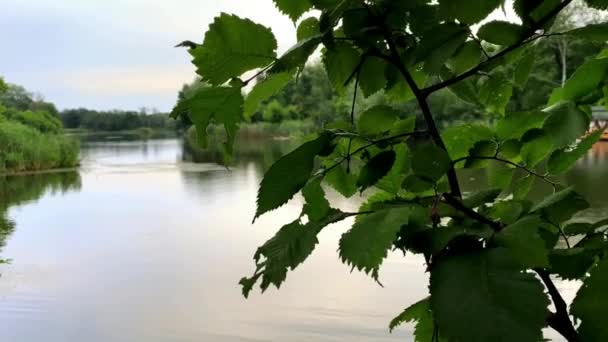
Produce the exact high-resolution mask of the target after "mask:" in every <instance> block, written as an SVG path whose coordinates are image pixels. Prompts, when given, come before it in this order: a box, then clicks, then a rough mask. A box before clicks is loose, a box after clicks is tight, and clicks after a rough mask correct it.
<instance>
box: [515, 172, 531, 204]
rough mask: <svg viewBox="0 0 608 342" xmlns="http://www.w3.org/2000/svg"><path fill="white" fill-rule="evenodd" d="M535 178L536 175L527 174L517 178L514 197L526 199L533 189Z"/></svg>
mask: <svg viewBox="0 0 608 342" xmlns="http://www.w3.org/2000/svg"><path fill="white" fill-rule="evenodd" d="M535 179H536V178H535V177H534V176H532V175H527V176H525V177H523V178H521V179H519V180H517V181H516V182H515V185H514V189H513V198H514V199H516V200H523V199H526V198H527V197H528V194H529V193H530V190H531V189H532V185H533V184H534V180H535Z"/></svg>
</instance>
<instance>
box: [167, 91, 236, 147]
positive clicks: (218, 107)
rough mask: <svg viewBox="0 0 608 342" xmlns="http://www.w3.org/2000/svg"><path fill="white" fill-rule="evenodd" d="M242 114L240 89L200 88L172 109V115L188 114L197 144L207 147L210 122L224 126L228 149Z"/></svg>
mask: <svg viewBox="0 0 608 342" xmlns="http://www.w3.org/2000/svg"><path fill="white" fill-rule="evenodd" d="M242 112H243V95H242V94H241V88H235V87H202V88H199V89H197V91H196V93H195V94H194V95H192V96H191V97H190V98H188V99H184V100H182V101H180V102H179V103H178V104H177V106H176V107H175V108H174V109H173V113H172V115H173V116H174V117H177V116H179V115H183V114H188V116H189V117H190V119H191V120H192V122H193V123H194V125H195V127H196V133H197V138H198V142H199V144H200V145H202V146H207V143H208V141H207V126H209V124H210V123H211V122H212V121H216V122H218V123H221V124H223V125H224V128H225V130H226V134H227V145H228V147H229V148H230V147H231V146H232V144H233V142H234V139H235V137H236V131H237V129H238V122H239V121H241V118H242Z"/></svg>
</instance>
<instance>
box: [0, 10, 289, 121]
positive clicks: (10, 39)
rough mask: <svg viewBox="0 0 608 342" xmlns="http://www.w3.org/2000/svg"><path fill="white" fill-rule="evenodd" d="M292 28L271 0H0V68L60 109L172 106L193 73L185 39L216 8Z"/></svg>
mask: <svg viewBox="0 0 608 342" xmlns="http://www.w3.org/2000/svg"><path fill="white" fill-rule="evenodd" d="M222 11H223V12H228V13H234V14H237V15H240V16H246V17H249V18H251V19H252V20H254V21H256V22H258V23H263V24H264V25H266V26H269V27H271V28H272V30H273V32H274V33H275V35H276V37H277V40H278V42H279V46H280V50H285V49H286V48H288V47H289V46H291V44H293V43H295V28H294V26H293V24H292V23H291V21H290V20H289V19H288V18H287V17H285V16H282V15H281V14H280V13H279V12H278V11H277V10H276V9H275V7H274V6H273V4H272V1H271V0H222V1H220V0H0V13H2V14H1V18H2V19H1V20H0V43H1V44H2V45H1V46H2V49H1V50H0V51H1V52H0V75H2V76H4V78H5V80H6V81H8V82H11V83H16V84H20V85H23V86H25V87H26V88H27V89H28V90H31V91H35V92H39V93H41V94H42V95H43V96H44V97H45V98H46V99H47V100H49V101H52V102H54V103H55V104H57V106H58V107H59V108H62V109H63V108H73V107H89V108H95V109H138V108H140V107H144V106H145V107H156V108H158V109H159V110H170V109H171V108H172V106H173V104H174V102H175V99H176V96H177V91H178V90H179V88H180V87H181V85H182V84H183V83H186V82H189V81H191V80H192V79H193V78H194V75H195V74H194V69H193V67H192V66H191V64H190V58H189V55H188V54H187V52H186V51H185V50H184V49H175V48H173V46H174V45H175V44H176V43H178V42H181V41H183V40H186V39H188V40H192V41H196V42H201V41H202V39H203V35H204V32H205V30H206V29H207V27H208V25H209V23H210V22H211V21H213V18H214V17H215V16H216V15H217V14H219V13H220V12H222Z"/></svg>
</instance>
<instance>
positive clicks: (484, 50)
mask: <svg viewBox="0 0 608 342" xmlns="http://www.w3.org/2000/svg"><path fill="white" fill-rule="evenodd" d="M469 37H471V39H473V40H474V41H475V42H476V43H477V45H479V48H480V49H481V52H483V54H484V56H486V60H488V59H490V55H489V54H488V51H486V49H485V48H484V47H483V45H482V44H481V40H479V38H477V36H476V35H474V34H473V32H471V31H469Z"/></svg>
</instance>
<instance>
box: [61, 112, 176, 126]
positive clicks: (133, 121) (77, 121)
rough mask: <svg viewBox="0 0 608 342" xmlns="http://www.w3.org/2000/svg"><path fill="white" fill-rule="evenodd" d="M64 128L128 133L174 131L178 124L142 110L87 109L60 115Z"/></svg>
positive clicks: (167, 118)
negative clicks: (143, 129) (136, 130)
mask: <svg viewBox="0 0 608 342" xmlns="http://www.w3.org/2000/svg"><path fill="white" fill-rule="evenodd" d="M59 116H60V118H61V121H62V122H63V126H64V127H65V128H69V129H86V130H90V131H104V132H115V131H126V130H134V129H138V128H144V127H146V128H153V129H167V130H173V129H176V128H177V126H178V125H177V123H176V122H175V121H174V120H171V119H170V118H169V115H167V114H163V113H157V112H155V111H154V110H153V111H152V112H148V110H147V109H145V108H142V110H140V111H139V112H136V111H120V110H114V111H96V110H90V109H86V108H76V109H66V110H63V111H61V113H60V114H59Z"/></svg>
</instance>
